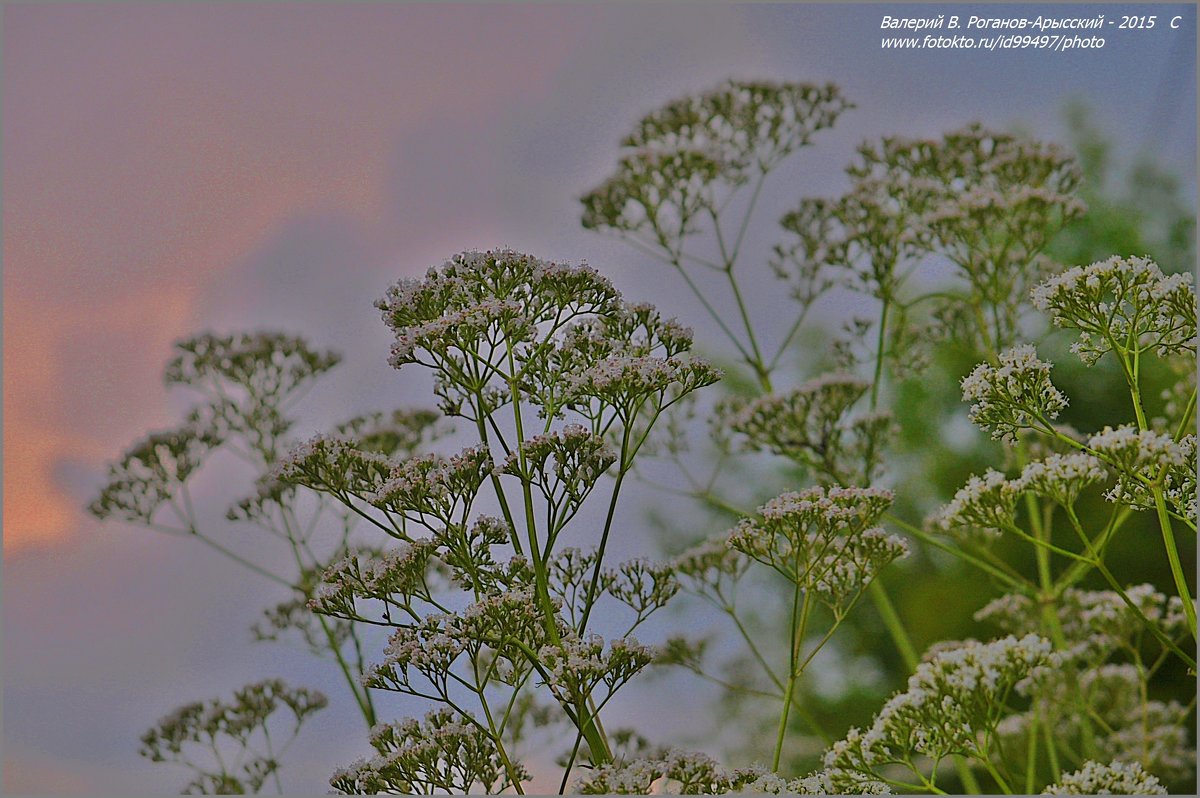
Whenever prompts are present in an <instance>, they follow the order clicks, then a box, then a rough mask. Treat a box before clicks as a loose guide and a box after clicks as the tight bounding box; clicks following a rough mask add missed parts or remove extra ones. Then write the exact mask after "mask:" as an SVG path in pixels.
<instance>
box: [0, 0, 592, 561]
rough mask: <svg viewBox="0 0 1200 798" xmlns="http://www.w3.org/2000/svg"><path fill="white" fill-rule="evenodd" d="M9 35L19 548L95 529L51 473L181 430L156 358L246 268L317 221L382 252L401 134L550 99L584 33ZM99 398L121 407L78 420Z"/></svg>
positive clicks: (354, 27)
mask: <svg viewBox="0 0 1200 798" xmlns="http://www.w3.org/2000/svg"><path fill="white" fill-rule="evenodd" d="M4 22H5V26H4V27H5V31H4V38H5V48H4V56H3V57H4V68H5V95H4V112H5V113H4V183H5V187H6V191H5V205H4V229H5V240H4V259H5V266H6V268H5V271H4V300H5V310H6V312H5V318H4V332H5V341H6V344H5V360H6V371H7V375H6V377H7V378H6V380H5V384H4V400H5V407H6V409H7V410H8V413H7V414H6V416H5V423H4V448H5V451H6V463H5V464H6V466H7V468H6V469H5V476H4V491H5V498H6V502H5V511H4V514H5V518H4V528H5V530H6V533H7V534H5V536H4V546H5V550H6V551H15V550H17V549H19V548H20V547H22V546H26V545H31V544H34V543H36V542H39V541H40V542H43V543H44V542H47V541H52V540H58V539H61V538H62V537H63V535H65V534H66V533H67V532H68V531H69V530H70V528H71V527H72V525H73V523H74V522H75V521H76V520H77V519H78V517H79V516H78V513H79V511H78V508H77V504H78V502H77V497H70V496H66V495H64V494H63V492H62V491H61V490H60V489H59V488H58V487H57V486H56V485H55V483H54V479H53V469H54V464H55V463H56V462H58V461H59V460H60V459H62V458H66V457H70V458H76V459H83V460H85V461H88V462H92V463H95V464H97V465H98V464H99V463H100V462H102V461H103V460H105V459H107V457H109V456H111V455H112V454H115V453H116V452H117V451H118V450H119V448H120V447H121V446H123V445H125V444H126V443H127V442H128V441H129V439H130V437H131V432H133V431H132V430H131V429H130V428H129V422H128V420H129V419H134V420H136V424H137V426H138V427H140V428H144V427H145V426H147V421H159V422H160V423H162V422H165V420H166V416H167V414H166V412H165V407H164V404H163V401H162V392H161V389H160V388H158V386H157V373H158V368H159V366H160V363H161V360H162V359H163V358H164V357H165V356H166V354H167V352H168V346H169V343H170V341H171V340H173V339H175V338H177V337H179V336H182V335H185V334H187V333H189V332H191V331H192V329H193V327H194V326H195V325H196V324H197V323H198V320H197V318H196V313H197V298H198V297H199V296H201V295H202V294H203V292H205V291H206V290H208V289H209V288H210V287H211V286H213V285H214V284H216V283H217V282H219V281H221V280H222V279H223V275H226V274H227V273H228V270H229V269H230V268H231V266H232V265H234V264H236V263H238V262H240V261H241V260H243V259H244V258H245V257H246V256H247V255H248V254H249V253H251V252H253V251H254V250H255V249H256V247H258V246H260V245H261V243H262V242H263V241H264V240H265V239H266V238H267V237H269V236H270V235H271V234H272V231H274V230H276V229H278V228H279V226H280V225H281V224H282V223H283V222H284V221H285V220H287V219H289V218H293V217H295V216H296V215H298V214H303V213H305V212H307V211H309V210H311V209H321V208H329V209H336V210H337V211H338V212H339V213H348V214H351V215H352V216H353V217H355V218H357V219H359V220H360V221H361V222H362V223H363V226H364V228H365V229H366V230H368V231H369V233H368V234H370V235H374V236H377V237H379V238H380V239H381V240H387V239H388V238H389V235H388V231H387V230H386V229H379V225H380V224H381V223H383V222H385V221H387V214H386V213H385V212H384V203H386V202H387V201H388V197H387V196H386V187H385V180H386V179H387V177H388V171H389V168H390V159H391V157H392V155H391V154H392V152H393V149H394V147H395V145H396V143H397V142H398V141H401V140H403V138H404V137H405V135H406V131H407V130H409V129H412V128H413V127H414V126H416V127H418V128H419V127H420V125H421V124H422V123H423V122H424V121H426V120H428V119H429V118H430V116H431V115H435V114H439V115H442V116H443V118H444V117H445V116H446V109H450V113H449V117H450V118H452V119H454V120H455V121H457V122H458V123H460V124H478V123H479V120H481V119H486V118H487V117H488V115H489V114H492V113H494V112H495V111H496V110H497V109H498V108H499V107H501V106H502V105H504V104H505V103H512V102H517V101H519V100H520V99H521V98H523V97H528V96H530V95H537V94H538V93H539V92H540V91H542V90H543V88H544V86H545V84H546V82H547V81H549V80H551V79H552V75H553V73H554V69H553V66H552V65H553V64H554V63H556V62H559V61H561V60H562V59H564V58H566V57H568V56H569V54H570V52H571V50H572V48H573V46H574V45H575V44H576V43H577V40H578V37H580V36H582V35H583V33H584V30H585V28H584V27H583V25H582V23H583V22H585V16H581V15H577V14H573V13H572V12H570V11H569V10H567V9H553V8H543V9H530V8H502V7H491V8H474V7H472V8H451V9H447V8H438V9H434V8H432V7H419V6H416V7H415V6H397V7H386V6H385V7H381V6H373V7H364V6H346V5H338V6H336V7H333V6H303V7H292V8H290V9H289V10H288V13H286V14H281V13H279V11H278V9H275V8H272V7H270V6H236V7H234V6H227V7H223V6H204V7H200V6H175V7H171V6H138V7H134V6H113V5H107V6H72V7H36V8H35V7H19V8H14V7H11V6H10V7H8V8H6V9H5V12H4ZM518 42H520V43H522V44H520V46H514V45H515V44H516V43H518ZM529 42H537V43H538V46H536V47H531V46H528V43H529ZM81 351H82V352H86V353H88V354H89V356H90V357H89V358H83V357H80V356H79V355H77V354H73V353H78V352H81ZM81 396H83V397H87V401H88V402H91V403H92V406H93V407H96V408H105V409H109V410H113V411H116V410H117V409H118V408H120V411H121V412H119V413H118V412H112V413H108V414H105V413H97V412H83V413H79V412H78V409H79V405H80V401H79V397H81ZM121 419H124V420H126V421H125V423H122V421H121Z"/></svg>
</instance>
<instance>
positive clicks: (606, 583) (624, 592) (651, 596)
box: [600, 559, 679, 625]
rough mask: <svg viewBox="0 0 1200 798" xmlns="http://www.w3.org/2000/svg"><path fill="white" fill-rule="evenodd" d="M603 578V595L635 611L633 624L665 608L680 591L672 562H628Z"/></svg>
mask: <svg viewBox="0 0 1200 798" xmlns="http://www.w3.org/2000/svg"><path fill="white" fill-rule="evenodd" d="M600 576H601V586H602V587H603V589H604V592H605V593H607V594H608V595H609V596H611V597H612V598H613V599H615V600H616V601H618V602H620V603H621V604H624V605H625V606H627V607H629V609H631V610H632V611H633V612H634V616H635V617H634V625H638V624H640V623H641V622H642V621H644V620H645V619H646V618H647V617H649V616H650V615H651V614H652V613H653V612H655V611H656V610H659V609H661V608H662V607H664V606H666V604H667V602H668V601H670V600H671V598H672V597H673V596H674V595H675V594H676V593H677V592H678V591H679V582H678V581H677V580H676V579H675V574H674V572H673V570H672V568H671V565H670V564H669V563H661V562H652V561H650V560H645V559H636V560H629V561H628V562H623V563H621V564H620V565H618V566H617V567H616V568H607V569H605V570H604V571H602V572H601V575H600Z"/></svg>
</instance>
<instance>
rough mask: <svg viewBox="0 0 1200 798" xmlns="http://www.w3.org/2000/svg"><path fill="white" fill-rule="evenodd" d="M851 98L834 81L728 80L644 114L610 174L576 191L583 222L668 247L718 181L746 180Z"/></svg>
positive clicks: (804, 140) (704, 207)
mask: <svg viewBox="0 0 1200 798" xmlns="http://www.w3.org/2000/svg"><path fill="white" fill-rule="evenodd" d="M848 107H850V104H849V103H848V102H846V101H845V100H844V99H843V98H842V97H841V95H840V93H839V92H838V90H837V88H836V87H835V86H833V85H825V86H814V85H809V84H800V83H783V84H779V83H770V82H765V81H757V82H745V81H729V82H727V83H725V84H723V85H721V86H719V87H718V88H716V89H714V90H712V91H709V92H705V93H703V94H698V95H691V96H688V97H683V98H681V99H679V100H675V101H673V102H670V103H667V104H666V105H665V106H663V107H662V108H660V109H658V110H656V111H654V112H652V113H650V114H648V115H647V116H646V117H644V118H643V119H642V120H641V121H640V122H639V123H638V124H637V126H636V127H635V128H634V131H633V132H632V133H631V134H630V135H629V136H627V137H626V138H625V140H624V141H622V146H623V147H625V148H626V150H627V153H626V154H625V155H624V156H623V157H622V159H621V161H620V163H619V164H618V167H617V171H616V173H615V174H614V175H613V176H612V177H610V178H609V179H608V180H606V181H605V182H604V183H602V184H601V185H600V186H598V187H597V188H595V189H593V190H592V191H591V192H589V193H588V194H587V195H586V196H584V197H583V198H582V200H581V201H582V203H583V208H584V210H583V225H584V227H586V228H588V229H610V230H614V231H616V232H618V233H625V234H628V233H636V234H639V235H641V236H642V237H645V238H649V239H650V240H651V241H654V242H656V243H657V244H659V245H661V246H663V247H664V248H665V249H668V250H673V249H674V248H675V247H676V246H677V245H678V243H679V241H680V240H681V239H682V238H683V237H684V236H686V235H688V234H689V233H691V232H694V231H695V229H696V226H695V224H694V222H695V220H696V218H697V217H698V216H699V215H700V214H701V213H704V212H706V211H712V212H714V213H715V212H716V209H717V202H718V201H719V200H718V197H716V196H715V193H716V192H715V190H716V189H717V188H718V187H721V186H723V187H726V188H730V189H734V188H737V187H740V186H742V185H745V183H746V182H747V181H748V180H749V179H750V178H751V176H752V175H753V174H764V173H766V172H767V171H769V170H770V169H772V168H773V167H775V166H776V165H777V164H778V163H779V162H780V161H781V160H782V159H784V158H786V157H787V156H788V155H790V154H791V153H793V152H795V151H796V150H797V149H798V148H800V147H803V146H805V145H807V144H809V143H810V142H811V139H812V137H813V135H814V134H815V133H816V132H817V131H819V130H821V129H823V128H827V127H830V126H832V125H833V123H834V121H835V120H836V119H837V117H838V116H839V115H840V114H841V112H842V111H844V110H845V109H846V108H848Z"/></svg>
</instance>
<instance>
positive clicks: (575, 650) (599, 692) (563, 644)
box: [538, 633, 654, 706]
mask: <svg viewBox="0 0 1200 798" xmlns="http://www.w3.org/2000/svg"><path fill="white" fill-rule="evenodd" d="M538 661H539V662H540V664H541V669H540V670H539V673H540V674H541V675H542V678H543V679H544V680H545V683H546V686H547V687H549V688H550V691H551V692H553V693H554V695H555V697H556V698H557V699H558V700H559V703H561V704H562V705H563V706H582V705H583V704H584V703H585V702H586V701H587V700H588V699H589V698H592V699H593V700H595V701H596V702H597V704H598V705H603V704H604V703H606V702H607V700H608V699H609V698H610V697H611V696H612V695H613V693H615V692H616V691H617V690H619V689H620V688H621V687H623V686H624V685H625V684H626V683H627V682H628V681H629V680H630V679H632V678H633V677H634V676H636V675H637V674H638V672H639V671H641V670H642V669H643V668H645V667H646V666H647V665H649V664H650V663H651V662H653V661H654V650H653V649H651V648H649V647H647V646H644V645H642V644H641V643H639V642H638V641H637V639H636V638H633V637H624V638H617V639H614V640H610V641H609V643H608V647H607V648H606V647H605V645H604V639H603V638H602V637H600V636H599V635H595V634H592V635H588V636H587V637H584V638H580V637H578V636H577V635H575V634H573V633H572V634H568V635H566V636H564V637H563V638H562V640H561V641H560V642H559V643H557V644H548V645H545V646H542V648H541V649H540V650H539V651H538Z"/></svg>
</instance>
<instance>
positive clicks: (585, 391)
mask: <svg viewBox="0 0 1200 798" xmlns="http://www.w3.org/2000/svg"><path fill="white" fill-rule="evenodd" d="M719 379H721V372H720V371H719V370H718V369H716V368H714V367H713V366H711V365H709V364H708V363H706V362H704V361H703V360H695V359H686V358H681V357H666V358H663V357H654V356H651V355H635V356H630V355H610V356H609V357H606V358H604V359H603V360H601V361H599V362H597V363H594V364H592V365H591V366H589V367H587V368H586V369H584V370H583V371H581V372H579V373H577V374H574V375H570V376H568V377H567V382H566V394H567V396H568V397H569V398H568V401H567V404H568V405H569V406H572V407H573V408H575V409H579V407H578V406H579V405H584V404H587V403H588V402H589V401H590V400H592V399H598V400H600V402H601V403H602V404H606V405H610V406H612V407H614V408H616V409H617V412H618V414H619V416H620V417H621V418H622V419H623V420H624V421H625V422H626V423H628V421H629V420H630V419H631V417H632V414H633V412H634V411H635V410H636V408H638V407H639V406H640V405H641V404H642V403H643V402H644V401H645V400H646V399H647V398H648V397H658V401H659V403H660V404H661V403H662V401H663V399H664V398H665V397H666V396H667V395H668V393H672V392H673V394H674V395H675V396H682V395H683V394H687V393H691V392H692V391H694V390H696V389H697V388H703V387H705V386H706V385H712V384H713V383H715V382H717V381H718V380H719Z"/></svg>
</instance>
